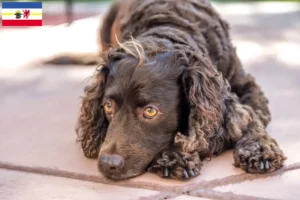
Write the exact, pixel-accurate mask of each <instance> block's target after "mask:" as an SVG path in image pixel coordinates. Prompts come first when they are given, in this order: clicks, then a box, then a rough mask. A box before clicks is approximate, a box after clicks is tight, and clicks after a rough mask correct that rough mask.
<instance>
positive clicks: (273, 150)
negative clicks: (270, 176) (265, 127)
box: [234, 138, 286, 173]
mask: <svg viewBox="0 0 300 200" xmlns="http://www.w3.org/2000/svg"><path fill="white" fill-rule="evenodd" d="M285 159H286V157H285V155H284V154H283V152H282V151H281V149H280V148H279V147H278V145H277V144H276V142H275V141H274V140H273V139H271V138H270V139H260V140H257V141H247V143H244V144H239V143H238V144H237V146H236V148H235V151H234V161H235V163H234V165H235V166H236V167H240V168H242V169H243V170H245V171H246V172H248V173H266V172H272V171H275V170H277V169H279V168H281V167H282V166H283V162H284V160H285Z"/></svg>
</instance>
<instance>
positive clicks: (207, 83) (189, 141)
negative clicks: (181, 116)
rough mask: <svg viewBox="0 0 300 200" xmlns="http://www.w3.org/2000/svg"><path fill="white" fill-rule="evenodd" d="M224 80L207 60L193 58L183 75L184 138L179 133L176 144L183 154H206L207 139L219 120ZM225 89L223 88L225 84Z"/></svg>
mask: <svg viewBox="0 0 300 200" xmlns="http://www.w3.org/2000/svg"><path fill="white" fill-rule="evenodd" d="M223 82H224V80H223V78H222V76H221V74H219V72H218V71H217V69H216V67H215V66H213V64H212V63H211V61H210V59H208V58H206V57H203V56H195V57H192V58H191V59H190V61H189V63H188V65H187V67H186V70H185V71H184V72H183V75H182V83H183V88H184V91H185V96H186V101H187V103H188V107H189V109H190V110H189V116H188V130H187V131H186V132H187V135H184V134H181V133H178V134H177V135H176V136H175V141H174V142H175V144H176V145H179V146H180V147H181V148H182V150H183V151H184V152H188V153H191V152H194V151H197V152H203V153H208V152H206V151H207V150H208V145H209V138H210V135H213V134H214V133H215V131H216V129H217V128H218V124H220V123H221V120H222V110H221V103H220V102H221V98H222V90H223V87H224V86H223V85H222V84H223ZM224 85H225V84H224Z"/></svg>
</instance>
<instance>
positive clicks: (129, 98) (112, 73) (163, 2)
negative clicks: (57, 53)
mask: <svg viewBox="0 0 300 200" xmlns="http://www.w3.org/2000/svg"><path fill="white" fill-rule="evenodd" d="M100 33H101V34H100V35H101V44H102V48H103V49H102V51H103V52H104V56H103V58H104V61H103V63H102V65H101V66H102V67H101V68H100V69H98V70H97V72H98V73H97V74H96V75H95V76H94V77H93V81H94V82H93V83H91V84H90V85H89V86H87V87H86V89H85V96H84V97H83V104H82V107H81V114H80V117H79V121H78V127H77V133H78V134H79V136H80V140H81V143H82V148H83V151H84V154H85V156H87V157H91V158H97V157H99V170H100V171H101V172H102V173H103V174H104V175H105V176H107V177H109V178H113V179H126V178H130V177H133V176H137V175H139V174H141V173H143V172H144V171H145V169H147V168H148V167H149V168H148V169H149V170H150V171H152V172H156V173H158V174H159V175H161V176H166V177H172V178H178V179H182V178H188V177H192V176H196V175H199V173H200V172H199V170H200V167H201V165H202V163H201V162H202V160H203V159H205V158H207V157H211V156H213V155H217V154H220V153H221V152H223V151H224V150H226V149H228V148H234V161H235V166H237V167H241V168H242V169H244V170H246V171H247V172H251V173H262V172H270V171H274V170H276V169H278V168H280V167H282V165H283V161H284V159H285V156H284V155H283V153H282V151H281V150H280V149H279V147H278V145H277V143H276V141H275V140H274V139H272V138H271V137H270V136H269V135H268V134H267V133H266V131H265V127H266V126H267V124H268V123H269V122H270V112H269V109H268V105H267V103H268V101H267V99H266V98H265V96H264V94H263V92H262V91H261V89H260V87H259V86H258V85H257V84H256V83H255V80H254V78H253V77H252V76H250V75H249V74H247V73H246V72H245V71H244V70H243V68H242V66H241V63H240V61H239V59H238V57H237V55H236V53H235V49H234V47H233V46H232V44H231V41H230V37H229V33H228V25H227V23H226V22H225V21H223V20H222V19H221V18H220V17H219V15H218V14H217V13H216V12H215V10H214V9H213V8H212V7H211V5H210V4H209V3H208V2H207V1H205V0H127V1H124V0H120V1H116V2H115V3H114V4H113V5H112V6H111V8H110V10H109V11H108V13H107V14H106V17H105V18H104V21H103V26H102V28H101V31H100ZM133 38H135V39H133ZM119 41H120V42H121V43H119ZM126 41H127V42H126ZM99 151H100V153H99Z"/></svg>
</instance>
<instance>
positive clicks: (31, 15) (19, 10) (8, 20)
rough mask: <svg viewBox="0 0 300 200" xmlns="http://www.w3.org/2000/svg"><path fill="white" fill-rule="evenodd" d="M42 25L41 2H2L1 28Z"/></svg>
mask: <svg viewBox="0 0 300 200" xmlns="http://www.w3.org/2000/svg"><path fill="white" fill-rule="evenodd" d="M42 25H43V17H42V2H2V26H42Z"/></svg>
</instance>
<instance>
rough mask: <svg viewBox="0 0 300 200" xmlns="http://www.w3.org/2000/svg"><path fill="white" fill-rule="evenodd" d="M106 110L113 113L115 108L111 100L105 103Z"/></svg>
mask: <svg viewBox="0 0 300 200" xmlns="http://www.w3.org/2000/svg"><path fill="white" fill-rule="evenodd" d="M104 110H105V112H106V113H107V114H112V111H113V108H112V104H111V102H106V103H105V104H104Z"/></svg>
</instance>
